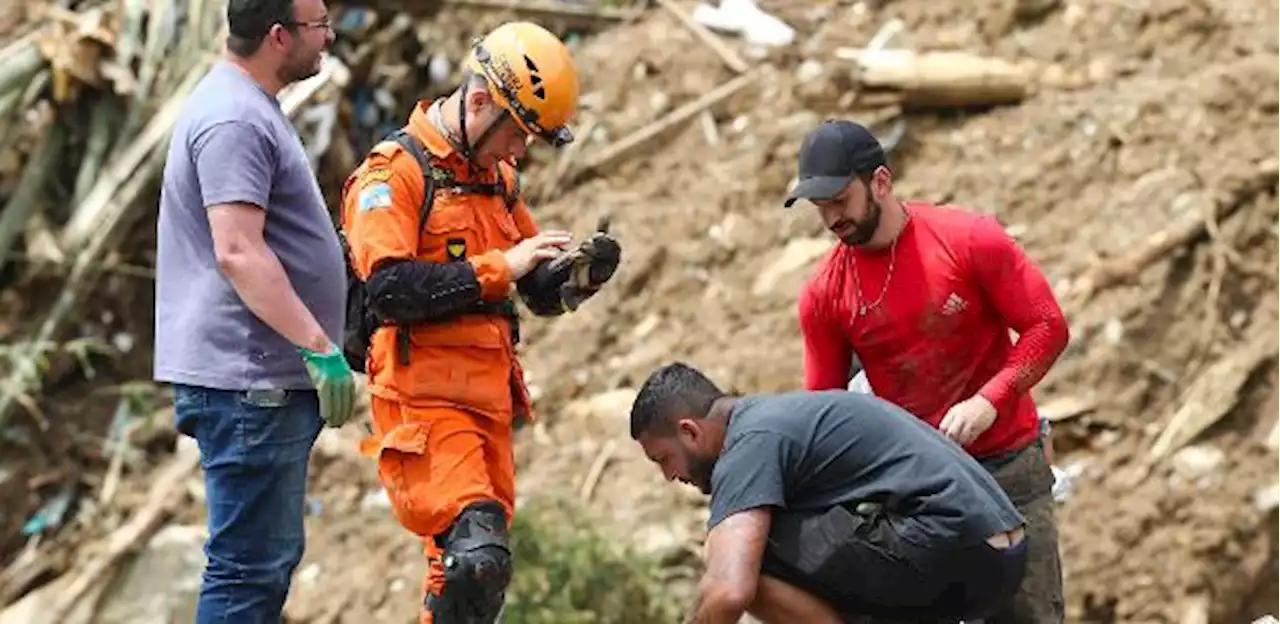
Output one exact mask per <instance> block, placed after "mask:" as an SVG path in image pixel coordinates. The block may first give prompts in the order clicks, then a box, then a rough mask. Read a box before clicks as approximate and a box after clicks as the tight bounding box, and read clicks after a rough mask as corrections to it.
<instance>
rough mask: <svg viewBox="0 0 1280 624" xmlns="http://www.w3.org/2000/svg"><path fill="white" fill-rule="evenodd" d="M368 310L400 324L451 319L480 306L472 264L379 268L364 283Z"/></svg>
mask: <svg viewBox="0 0 1280 624" xmlns="http://www.w3.org/2000/svg"><path fill="white" fill-rule="evenodd" d="M365 289H366V291H367V292H368V295H369V307H370V308H372V309H373V311H374V312H375V313H376V314H377V315H378V317H379V319H381V320H382V321H384V322H391V323H397V324H408V323H418V322H423V321H439V320H444V319H447V318H451V317H453V316H456V315H458V314H461V313H463V312H465V311H467V310H470V309H472V308H474V307H475V306H476V305H477V304H478V303H480V282H479V281H478V280H477V279H476V273H475V268H474V267H472V266H471V263H470V262H423V261H421V260H401V261H398V262H393V263H388V264H384V265H381V266H379V267H378V268H377V269H375V270H374V272H373V274H372V275H370V276H369V280H368V281H367V282H366V283H365Z"/></svg>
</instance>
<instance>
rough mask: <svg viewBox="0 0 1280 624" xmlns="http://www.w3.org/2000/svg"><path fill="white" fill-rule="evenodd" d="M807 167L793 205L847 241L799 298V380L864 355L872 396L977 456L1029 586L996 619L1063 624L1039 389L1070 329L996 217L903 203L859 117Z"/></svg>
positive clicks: (819, 143) (839, 383)
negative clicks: (1023, 527) (996, 492)
mask: <svg viewBox="0 0 1280 624" xmlns="http://www.w3.org/2000/svg"><path fill="white" fill-rule="evenodd" d="M799 160H800V162H799V181H798V182H797V184H796V186H795V187H794V189H793V190H792V192H791V193H790V195H789V196H788V198H787V200H786V202H785V205H786V206H788V207H790V206H791V205H792V204H793V203H794V202H796V201H797V200H800V199H804V200H808V202H810V203H811V204H813V205H814V206H816V208H817V211H818V213H819V214H820V215H821V217H822V219H823V222H824V223H825V224H826V226H827V228H828V229H830V230H831V231H832V232H833V233H835V234H836V236H838V237H839V239H840V242H839V243H838V244H836V245H835V247H834V248H833V249H832V250H831V252H830V253H829V254H828V255H827V257H826V258H825V259H824V260H823V261H822V262H821V264H820V265H819V266H818V268H817V269H816V271H815V272H814V274H813V275H812V276H811V277H810V279H809V281H808V282H807V283H806V284H805V286H804V288H803V290H802V292H801V294H800V301H799V316H800V325H801V329H802V332H803V334H804V377H805V387H806V388H807V389H810V390H827V389H833V388H845V387H846V385H847V384H848V382H849V377H850V367H851V364H852V361H853V358H854V357H855V352H856V357H857V358H858V359H859V360H860V361H861V363H862V366H863V367H864V369H865V371H866V375H867V380H868V381H869V382H870V385H871V387H872V388H873V389H874V391H875V393H876V395H878V396H880V397H882V398H884V399H886V400H889V401H891V402H893V403H896V404H897V405H899V406H901V407H903V408H905V409H906V410H907V411H909V412H911V413H912V414H914V415H916V416H917V417H919V418H920V419H922V420H924V421H925V422H928V423H929V424H930V425H932V426H934V427H936V428H937V429H938V430H939V431H940V432H941V433H942V434H944V435H946V436H947V437H949V438H951V439H952V440H955V441H956V442H957V443H958V444H960V445H961V446H962V447H964V448H965V450H967V451H968V452H969V453H970V454H971V455H973V456H974V457H975V458H977V459H978V460H979V462H981V463H982V464H983V465H984V466H985V467H986V468H987V469H988V470H989V471H990V472H991V473H992V475H993V476H994V477H995V478H996V480H997V481H998V482H999V483H1000V485H1001V487H1003V488H1004V489H1005V491H1006V493H1007V494H1009V497H1010V498H1011V499H1012V500H1013V501H1014V503H1015V505H1016V506H1017V507H1018V510H1019V512H1020V513H1022V514H1023V516H1024V517H1025V518H1026V520H1027V537H1028V564H1027V573H1026V576H1025V577H1024V581H1023V584H1022V588H1021V590H1020V591H1019V593H1018V595H1017V597H1016V598H1015V600H1014V602H1013V604H1011V605H1010V607H1009V608H1008V609H1007V610H1006V611H1005V612H1003V613H1002V614H1001V615H1000V616H999V617H997V618H993V619H991V620H988V624H991V623H992V622H1019V623H1022V622H1028V623H1035V624H1040V623H1048V622H1052V623H1058V622H1062V620H1063V617H1064V614H1063V597H1062V572H1061V565H1060V563H1059V558H1058V543H1057V542H1058V536H1057V527H1056V524H1055V520H1054V515H1053V498H1052V494H1051V488H1052V485H1053V474H1052V472H1051V470H1050V467H1049V463H1048V462H1047V461H1046V459H1045V456H1044V448H1043V445H1042V444H1041V441H1040V436H1039V435H1038V433H1039V423H1038V418H1037V414H1036V407H1035V404H1034V402H1033V401H1032V399H1031V396H1030V390H1031V388H1032V386H1033V385H1034V384H1035V383H1036V382H1038V381H1039V380H1040V379H1041V378H1042V377H1043V376H1044V374H1045V373H1046V372H1047V371H1048V370H1049V367H1050V366H1051V365H1052V364H1053V363H1054V361H1055V360H1056V359H1057V358H1058V356H1059V355H1060V354H1061V353H1062V351H1063V349H1064V348H1065V347H1066V344H1067V339H1068V330H1067V323H1066V321H1065V319H1064V318H1063V313H1062V310H1061V308H1060V307H1059V305H1058V303H1057V301H1056V300H1055V298H1054V295H1053V292H1052V290H1051V289H1050V287H1049V284H1048V283H1047V281H1046V280H1045V277H1044V275H1043V274H1042V273H1041V272H1040V271H1039V270H1038V269H1037V268H1036V266H1035V265H1034V264H1033V263H1032V262H1031V260H1029V259H1028V258H1027V257H1026V255H1024V253H1023V251H1022V250H1021V249H1020V248H1019V246H1018V244H1017V243H1016V242H1015V241H1014V240H1013V239H1012V238H1011V237H1010V236H1009V235H1008V234H1007V233H1005V231H1004V228H1003V227H1002V226H1001V225H1000V223H999V222H998V221H997V220H996V219H995V218H994V217H991V216H988V215H982V214H978V213H975V212H971V211H967V210H963V209H960V208H957V207H953V206H938V205H933V204H930V203H928V202H922V201H902V200H899V199H897V198H896V197H894V195H893V176H892V173H891V172H890V170H889V168H888V167H887V166H886V161H885V155H884V151H883V149H882V148H881V146H880V143H879V142H878V141H877V140H876V139H875V137H874V136H872V134H871V133H870V132H868V131H867V130H866V128H863V127H862V126H860V125H858V124H855V123H852V122H848V121H827V122H824V123H823V124H822V125H820V126H819V127H818V128H817V129H815V130H813V131H812V132H811V133H810V134H809V135H808V136H807V137H806V138H805V141H804V144H803V145H802V147H801V151H800V159H799ZM1011 330H1012V331H1013V332H1016V333H1017V334H1018V337H1017V339H1016V341H1015V340H1013V339H1012V338H1011V337H1010V331H1011Z"/></svg>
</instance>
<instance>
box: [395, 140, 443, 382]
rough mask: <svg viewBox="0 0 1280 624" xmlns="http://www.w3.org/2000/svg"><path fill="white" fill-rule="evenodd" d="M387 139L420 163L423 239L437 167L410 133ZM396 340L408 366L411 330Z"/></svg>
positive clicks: (398, 329) (400, 330) (399, 330)
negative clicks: (397, 144) (398, 145)
mask: <svg viewBox="0 0 1280 624" xmlns="http://www.w3.org/2000/svg"><path fill="white" fill-rule="evenodd" d="M387 138H389V139H391V140H393V141H395V142H396V143H399V144H400V147H403V148H404V150H405V151H406V152H409V155H411V156H413V159H414V160H416V161H418V167H419V168H421V169H422V206H421V208H419V209H418V231H417V238H421V237H422V230H423V229H424V228H426V227H427V219H429V218H431V207H432V206H434V205H435V202H436V178H435V176H434V175H432V173H434V171H435V166H434V165H433V164H432V162H431V159H430V158H429V157H428V156H427V153H426V151H425V150H423V149H422V145H421V144H420V143H418V140H417V139H416V138H414V137H413V135H411V134H409V132H408V131H407V130H405V129H404V128H400V129H399V130H396V131H395V132H393V133H391V135H390V136H388V137H387ZM396 339H397V340H396V343H397V345H396V346H397V350H398V351H399V354H398V355H399V356H400V365H401V366H408V365H409V347H410V344H409V328H408V327H403V326H398V327H396Z"/></svg>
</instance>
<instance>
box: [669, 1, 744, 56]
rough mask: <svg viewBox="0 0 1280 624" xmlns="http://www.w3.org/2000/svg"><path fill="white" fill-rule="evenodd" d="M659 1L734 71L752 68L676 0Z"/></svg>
mask: <svg viewBox="0 0 1280 624" xmlns="http://www.w3.org/2000/svg"><path fill="white" fill-rule="evenodd" d="M657 1H658V5H659V6H661V7H662V8H664V9H666V10H667V12H668V13H670V14H672V15H674V16H675V18H676V19H677V20H679V21H680V23H681V24H682V25H684V27H685V28H687V29H688V30H689V31H690V32H692V33H693V35H694V36H695V37H697V38H698V40H699V41H701V42H702V43H703V44H705V45H706V46H707V47H708V48H711V51H712V52H715V53H716V56H719V57H720V60H721V61H723V62H724V64H725V66H727V67H728V68H729V69H731V70H733V71H734V73H738V74H741V73H744V72H746V71H747V70H748V69H750V66H749V65H747V62H746V61H744V60H742V57H741V56H738V53H737V52H734V51H733V50H732V49H730V48H729V46H728V45H726V44H725V42H724V40H723V39H721V38H720V37H719V36H717V35H716V34H715V33H713V32H711V31H710V30H708V29H707V27H706V26H703V25H702V24H699V23H698V22H695V21H693V18H692V17H689V14H688V13H686V12H685V10H684V9H682V8H680V5H678V4H676V3H675V0H657Z"/></svg>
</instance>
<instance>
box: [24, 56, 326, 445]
mask: <svg viewBox="0 0 1280 624" xmlns="http://www.w3.org/2000/svg"><path fill="white" fill-rule="evenodd" d="M212 60H213V58H212V57H211V56H209V57H206V58H205V59H203V60H201V61H200V62H199V63H197V64H196V66H195V67H192V68H191V69H190V70H189V71H188V73H187V76H186V79H185V80H184V81H183V83H182V85H181V86H180V87H179V88H178V89H177V91H176V92H175V93H174V94H173V96H172V97H170V99H169V101H168V102H167V103H166V104H165V105H164V107H163V108H162V109H161V111H160V113H159V114H158V115H157V116H156V118H155V119H153V120H152V123H151V124H150V125H148V126H147V128H146V129H145V130H144V131H143V133H142V136H141V137H139V139H138V140H137V141H135V142H134V143H133V144H132V145H130V148H129V150H128V152H127V153H126V154H125V155H124V156H122V157H121V158H120V159H119V160H118V161H115V162H113V163H112V165H113V166H112V167H111V168H110V169H108V170H107V171H106V172H105V173H104V174H103V175H102V176H101V177H100V178H99V180H98V183H97V184H96V185H95V186H94V190H93V191H91V192H90V194H89V197H88V198H86V200H85V203H83V204H81V206H80V207H79V208H78V209H77V210H76V213H75V214H74V215H73V216H72V222H71V223H68V228H67V229H66V230H64V231H63V234H64V236H63V242H64V243H74V244H71V245H66V246H64V247H63V249H66V250H68V251H72V250H83V251H78V252H77V253H76V254H75V256H74V258H75V260H74V261H73V264H72V268H71V271H70V274H69V275H68V277H67V280H66V282H65V284H64V285H63V289H62V292H61V293H60V294H59V296H58V300H57V301H56V302H55V303H54V305H53V309H52V310H51V311H50V312H49V313H48V315H47V316H46V318H45V321H44V323H43V324H42V325H41V327H40V330H39V332H38V333H37V337H36V339H35V340H33V341H32V342H31V344H33V345H42V344H46V343H48V342H49V341H51V340H52V339H53V337H54V336H55V335H57V333H58V331H59V330H60V329H61V328H62V325H63V323H65V322H66V320H67V318H68V317H69V316H70V315H71V313H72V311H73V310H74V309H75V308H76V307H77V306H78V305H79V303H80V299H81V297H83V296H84V294H85V292H86V291H87V290H88V286H89V285H90V284H92V280H93V279H94V277H96V275H97V272H98V270H99V269H100V268H101V264H102V263H101V257H102V255H103V254H104V253H105V252H106V251H107V250H108V249H110V248H111V247H112V246H113V245H114V244H115V241H116V240H117V239H118V238H119V237H120V235H122V234H123V232H124V231H125V230H126V229H127V227H126V226H127V225H128V224H129V223H131V222H132V220H133V219H134V218H136V217H137V216H138V214H139V213H140V212H141V210H140V209H141V208H142V207H144V206H145V204H140V203H139V202H138V199H139V197H140V196H141V195H142V193H143V191H145V190H146V189H147V188H149V187H150V186H151V185H152V183H153V182H154V181H155V179H156V178H157V177H158V176H159V174H160V172H161V170H162V169H163V167H164V162H165V158H166V156H167V154H168V150H166V149H165V148H164V146H163V143H164V142H165V141H167V140H168V137H169V134H170V132H171V130H172V127H173V123H174V121H175V119H176V117H177V114H178V111H179V110H181V108H182V105H183V104H184V103H185V101H186V99H187V95H188V94H189V93H190V91H191V90H192V89H193V88H194V87H195V85H196V83H197V82H199V80H200V79H201V78H203V77H204V74H205V73H206V72H207V71H208V69H209V66H210V65H211V63H212ZM344 71H345V67H344V66H343V65H342V64H341V62H339V61H337V59H332V60H331V61H329V62H326V63H325V65H324V67H323V68H322V69H321V72H320V74H318V75H316V76H313V77H312V78H310V79H308V80H305V81H303V82H301V83H297V84H294V85H291V86H290V88H289V89H287V90H286V91H285V92H282V93H281V94H280V100H281V108H282V109H283V110H284V112H285V114H286V115H289V116H292V115H293V114H294V113H296V112H297V110H298V109H299V108H300V107H301V106H302V105H303V104H304V103H305V102H306V101H307V100H308V99H310V98H311V97H312V96H314V95H315V94H316V92H317V91H319V90H320V89H321V88H322V87H323V86H324V85H325V84H327V83H328V81H329V80H342V76H343V72H344ZM148 145H149V147H147V146H148ZM91 202H92V203H91ZM38 355H39V353H38V351H35V350H32V351H29V352H27V353H25V354H23V355H22V356H19V357H15V363H14V368H13V371H11V373H10V375H9V377H8V378H7V379H5V380H4V381H3V382H0V428H3V427H4V423H5V420H6V419H7V418H8V415H9V413H10V412H11V411H12V409H13V405H14V403H15V402H17V401H18V400H19V399H20V398H21V397H23V396H26V394H27V392H28V390H29V389H31V388H33V387H38V386H39V384H40V377H39V369H38V367H37V365H36V362H37V359H38V357H37V356H38Z"/></svg>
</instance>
